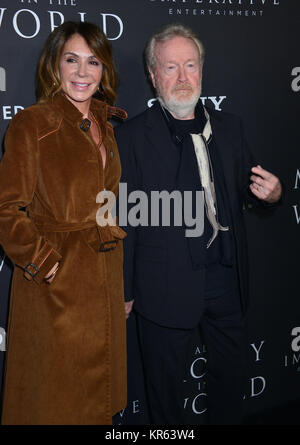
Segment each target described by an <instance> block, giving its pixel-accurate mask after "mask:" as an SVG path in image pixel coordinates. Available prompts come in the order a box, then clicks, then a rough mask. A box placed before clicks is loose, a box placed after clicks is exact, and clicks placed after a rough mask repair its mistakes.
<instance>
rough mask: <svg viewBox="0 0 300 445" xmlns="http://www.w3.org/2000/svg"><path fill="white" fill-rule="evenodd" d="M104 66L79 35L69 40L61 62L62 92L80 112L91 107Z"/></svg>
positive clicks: (74, 35)
mask: <svg viewBox="0 0 300 445" xmlns="http://www.w3.org/2000/svg"><path fill="white" fill-rule="evenodd" d="M102 70H103V65H102V63H101V61H100V60H98V59H97V57H95V56H94V54H93V53H92V51H91V50H90V48H89V47H88V45H87V43H86V41H85V40H84V38H83V37H81V36H80V35H79V34H73V35H72V37H70V38H69V40H67V42H66V43H65V46H64V48H63V51H62V55H61V57H60V60H59V72H60V77H61V87H62V91H63V92H64V93H65V95H66V96H67V98H68V99H69V100H70V101H71V102H72V103H73V105H75V106H76V107H77V108H78V109H79V110H80V111H82V110H84V109H85V108H86V106H89V104H90V101H91V97H92V96H93V94H94V93H95V92H96V91H97V89H98V86H99V84H100V81H101V77H102Z"/></svg>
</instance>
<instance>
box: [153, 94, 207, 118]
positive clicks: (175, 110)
mask: <svg viewBox="0 0 300 445" xmlns="http://www.w3.org/2000/svg"><path fill="white" fill-rule="evenodd" d="M157 93H158V94H159V91H157ZM200 94H201V91H199V93H198V94H194V95H193V97H192V98H191V99H189V100H178V99H175V98H174V97H170V99H167V100H166V99H165V98H163V97H161V96H160V95H158V97H157V98H158V100H159V102H160V103H161V105H162V106H163V107H165V108H166V109H167V110H168V111H170V113H171V114H174V115H175V116H176V117H178V118H179V119H185V118H186V117H187V116H189V115H190V114H193V113H194V110H195V107H196V105H197V102H198V100H199V98H200Z"/></svg>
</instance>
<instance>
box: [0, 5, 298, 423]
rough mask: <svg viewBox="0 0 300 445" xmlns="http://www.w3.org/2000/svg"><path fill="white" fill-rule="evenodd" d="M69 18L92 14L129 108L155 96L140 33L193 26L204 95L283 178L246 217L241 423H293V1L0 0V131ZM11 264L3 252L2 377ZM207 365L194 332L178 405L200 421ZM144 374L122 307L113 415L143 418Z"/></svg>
mask: <svg viewBox="0 0 300 445" xmlns="http://www.w3.org/2000/svg"><path fill="white" fill-rule="evenodd" d="M66 20H85V21H91V22H94V23H96V24H98V25H99V26H100V27H101V28H102V29H103V30H104V31H105V32H106V34H107V36H108V38H109V39H110V40H111V42H112V45H113V48H114V53H115V59H116V63H117V67H118V71H119V74H120V88H119V95H118V105H120V106H121V107H123V108H125V109H126V110H127V111H128V113H129V116H130V117H132V116H134V115H136V114H137V113H139V112H140V111H142V110H144V109H145V107H147V106H149V105H151V102H149V101H151V99H153V92H152V91H151V88H150V87H149V84H148V83H147V81H146V78H145V73H144V68H143V63H142V51H143V48H144V44H145V42H146V40H147V39H148V37H149V36H150V35H151V34H152V33H153V32H154V31H155V30H156V29H157V28H158V27H160V26H161V25H163V24H166V23H169V22H174V21H177V22H182V23H185V24H187V25H189V26H191V27H192V28H193V29H194V30H195V31H197V32H198V33H199V35H200V38H201V39H202V41H203V43H204V45H205V47H206V53H207V56H206V61H205V66H204V79H203V96H202V100H203V102H205V103H206V104H207V105H209V106H211V107H215V108H217V109H222V110H224V111H229V112H234V113H237V114H239V115H241V116H242V118H243V121H244V125H245V129H246V134H247V136H248V140H249V143H250V145H251V147H252V151H253V152H254V154H255V156H256V157H257V159H259V161H260V163H261V164H262V165H263V166H264V167H265V168H267V169H269V170H271V171H273V172H274V173H276V174H277V175H278V176H280V178H281V179H282V181H283V182H284V184H285V200H284V204H283V205H282V206H281V207H280V208H279V209H277V210H276V212H274V213H272V214H269V215H267V216H264V215H260V214H257V213H253V214H249V215H247V217H246V224H247V228H248V238H249V246H250V276H251V289H250V290H251V306H250V311H249V340H248V342H249V363H248V369H247V374H248V378H247V390H246V393H245V423H247V422H248V423H251V422H253V423H264V422H268V423H270V422H271V423H272V422H275V421H276V422H277V423H289V422H290V423H291V422H293V420H292V419H293V418H295V417H294V412H293V410H292V408H293V407H294V406H295V405H294V404H295V403H296V402H300V298H299V297H300V295H299V292H298V276H299V263H298V255H297V254H298V253H299V230H300V225H299V221H300V201H299V191H300V154H299V152H300V151H299V116H300V106H299V105H300V101H299V99H300V57H299V54H300V53H299V30H300V2H299V0H0V42H1V45H0V98H1V103H0V133H1V141H2V140H3V137H4V134H5V130H6V128H7V125H8V124H9V122H10V119H11V118H12V117H13V115H14V114H15V113H16V112H17V111H18V109H20V108H25V107H27V106H29V105H30V104H32V103H33V102H34V101H35V80H34V79H35V70H36V64H37V60H38V56H39V52H40V50H41V47H42V44H43V42H44V41H45V39H46V37H47V35H48V34H49V32H50V31H51V30H52V29H53V27H54V26H57V25H59V24H60V23H61V22H62V21H66ZM298 203H299V205H298ZM11 273H12V265H11V263H10V261H9V259H8V258H7V257H6V256H5V254H4V252H3V251H0V286H1V287H0V292H1V299H0V304H1V306H0V376H1V375H2V374H3V367H4V360H5V332H6V325H7V312H8V302H9V286H10V280H11ZM28 328H29V329H30V326H29V327H28ZM204 364H205V347H204V346H203V345H202V344H201V341H200V339H199V338H195V349H194V353H193V355H191V357H190V363H188V373H187V376H186V380H185V381H184V382H183V385H185V394H186V397H185V399H184V400H183V404H184V406H185V408H186V409H187V410H192V411H193V412H194V416H195V423H199V424H201V423H202V422H203V421H204V418H205V397H206V396H205V376H204V373H205V369H204ZM142 381H143V380H142V367H141V364H140V358H139V351H138V343H137V340H136V335H135V318H134V316H131V317H130V318H129V320H128V387H129V398H128V406H127V408H126V409H125V410H124V411H123V412H122V413H120V414H118V415H117V416H116V418H115V422H116V423H117V424H143V423H147V410H146V406H145V398H144V390H143V384H142ZM268 412H270V413H273V417H272V415H271V414H270V416H269V417H268V415H267V413H268ZM275 413H277V414H276V416H275ZM278 413H279V414H278Z"/></svg>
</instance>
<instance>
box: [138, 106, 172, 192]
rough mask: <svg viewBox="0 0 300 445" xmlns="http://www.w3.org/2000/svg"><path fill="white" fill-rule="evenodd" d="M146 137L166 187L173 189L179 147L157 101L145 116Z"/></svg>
mask: <svg viewBox="0 0 300 445" xmlns="http://www.w3.org/2000/svg"><path fill="white" fill-rule="evenodd" d="M146 138H147V139H148V141H149V142H150V144H151V149H152V150H154V152H155V154H156V156H157V159H158V160H159V161H160V163H161V168H162V169H163V170H164V172H165V178H166V184H168V187H167V190H168V189H173V187H174V183H175V177H176V173H177V169H178V165H179V161H180V154H179V148H178V147H177V146H176V145H175V143H174V142H173V140H172V137H171V134H170V130H169V128H168V126H167V124H166V122H165V120H164V118H163V116H162V113H161V110H160V104H159V102H158V101H156V102H155V104H154V105H153V106H152V107H151V108H150V109H149V110H148V114H147V117H146Z"/></svg>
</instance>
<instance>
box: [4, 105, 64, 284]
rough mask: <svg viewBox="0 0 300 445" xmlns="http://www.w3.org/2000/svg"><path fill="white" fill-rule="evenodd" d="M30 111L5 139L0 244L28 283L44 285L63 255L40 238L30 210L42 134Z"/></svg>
mask: <svg viewBox="0 0 300 445" xmlns="http://www.w3.org/2000/svg"><path fill="white" fill-rule="evenodd" d="M31 114H32V113H30V112H29V111H27V110H25V111H19V112H18V114H17V115H16V116H15V117H14V118H13V120H12V121H11V123H10V126H9V128H8V130H7V133H6V137H5V145H4V146H5V153H4V156H3V158H2V161H1V163H0V244H2V246H3V248H4V250H5V252H6V254H7V255H8V256H9V257H10V259H11V260H12V261H13V262H14V263H15V265H16V266H18V267H21V268H22V269H23V270H24V276H25V278H27V279H28V280H32V279H34V280H35V281H36V282H38V283H40V282H41V281H42V280H43V278H44V277H45V276H46V275H47V274H48V273H49V271H50V270H51V269H52V267H53V266H54V265H55V264H56V262H58V261H59V260H60V259H61V255H60V254H59V253H58V252H57V251H56V250H55V249H54V248H53V246H51V245H50V244H49V242H48V241H47V240H46V239H44V238H43V237H41V236H40V234H39V232H38V230H37V227H36V226H35V224H34V222H33V221H32V220H31V219H30V218H29V217H28V215H27V211H26V207H27V206H28V205H29V204H30V203H31V201H32V199H33V196H34V194H35V189H36V184H37V179H38V170H39V153H38V134H37V133H38V130H37V125H36V123H35V120H34V118H33V117H32V116H31Z"/></svg>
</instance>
